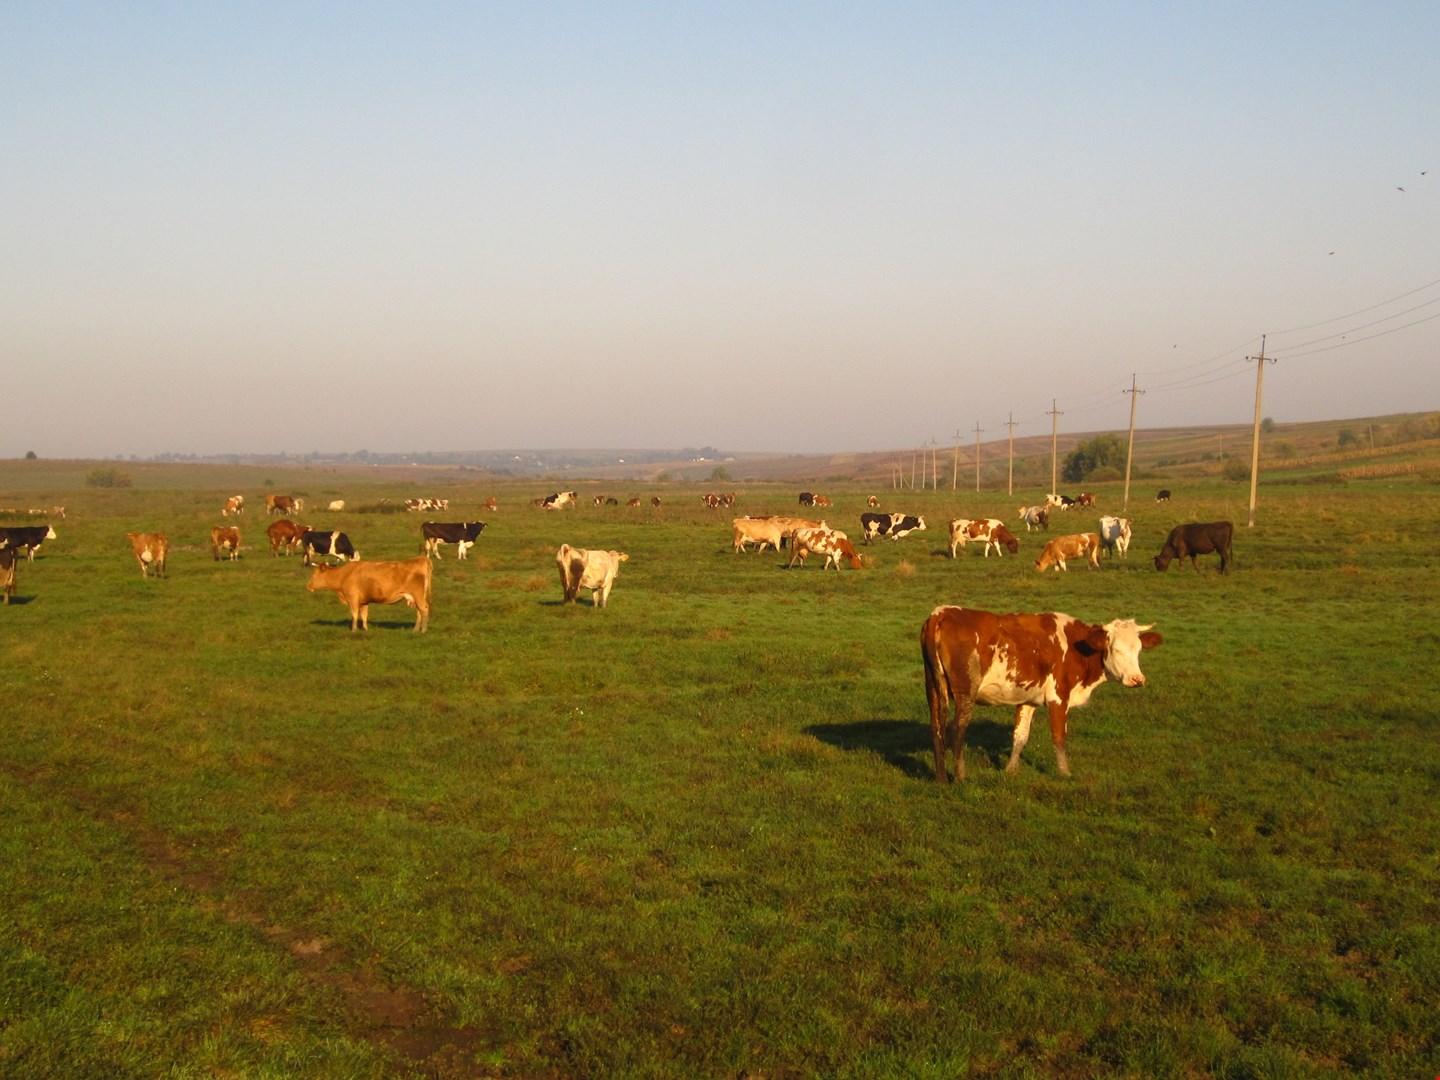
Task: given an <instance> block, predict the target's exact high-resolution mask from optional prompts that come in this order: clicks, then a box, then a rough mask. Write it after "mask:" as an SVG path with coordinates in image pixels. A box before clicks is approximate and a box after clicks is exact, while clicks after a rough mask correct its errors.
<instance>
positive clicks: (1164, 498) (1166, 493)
mask: <svg viewBox="0 0 1440 1080" xmlns="http://www.w3.org/2000/svg"><path fill="white" fill-rule="evenodd" d="M1155 501H1156V502H1169V501H1170V489H1169V488H1161V489H1160V490H1159V491H1157V492H1156V493H1155Z"/></svg>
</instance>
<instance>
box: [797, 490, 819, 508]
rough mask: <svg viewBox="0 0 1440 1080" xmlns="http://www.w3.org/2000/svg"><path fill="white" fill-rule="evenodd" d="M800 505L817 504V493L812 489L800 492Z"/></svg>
mask: <svg viewBox="0 0 1440 1080" xmlns="http://www.w3.org/2000/svg"><path fill="white" fill-rule="evenodd" d="M800 505H801V506H814V505H815V494H814V492H810V491H802V492H800Z"/></svg>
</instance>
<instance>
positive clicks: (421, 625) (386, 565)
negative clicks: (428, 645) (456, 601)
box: [305, 555, 432, 634]
mask: <svg viewBox="0 0 1440 1080" xmlns="http://www.w3.org/2000/svg"><path fill="white" fill-rule="evenodd" d="M431 574H432V571H431V569H430V560H429V558H428V557H426V556H424V555H417V556H416V557H415V558H413V559H400V560H398V561H394V562H385V561H379V562H368V563H357V562H351V563H344V564H342V565H340V566H323V565H321V566H316V567H315V569H314V571H313V572H312V573H311V574H310V580H309V582H308V583H307V584H306V586H305V588H306V589H307V590H308V591H309V592H312V593H313V592H319V591H320V590H321V589H329V590H331V591H332V592H335V593H338V594H339V596H340V602H341V603H342V604H344V605H345V606H346V607H347V608H349V609H350V632H351V633H352V634H353V633H354V632H355V630H356V629H357V628H363V629H365V630H369V629H370V605H371V604H398V603H400V602H401V601H404V602H405V604H406V605H408V606H409V607H413V608H414V609H415V632H416V633H420V634H423V633H424V632H425V630H426V628H427V627H428V626H429V625H430V582H431Z"/></svg>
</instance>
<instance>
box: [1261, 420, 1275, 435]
mask: <svg viewBox="0 0 1440 1080" xmlns="http://www.w3.org/2000/svg"><path fill="white" fill-rule="evenodd" d="M1260 430H1261V431H1263V432H1264V433H1265V434H1266V435H1269V434H1270V432H1272V431H1274V430H1275V418H1274V417H1273V416H1267V417H1265V419H1264V420H1261V421H1260Z"/></svg>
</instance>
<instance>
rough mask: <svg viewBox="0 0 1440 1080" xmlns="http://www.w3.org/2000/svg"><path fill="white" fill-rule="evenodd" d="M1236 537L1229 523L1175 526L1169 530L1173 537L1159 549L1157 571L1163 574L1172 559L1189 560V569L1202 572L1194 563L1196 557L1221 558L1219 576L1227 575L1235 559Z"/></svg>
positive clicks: (1156, 562) (1195, 523) (1233, 528)
mask: <svg viewBox="0 0 1440 1080" xmlns="http://www.w3.org/2000/svg"><path fill="white" fill-rule="evenodd" d="M1234 537H1235V526H1234V525H1232V524H1230V522H1228V521H1208V522H1203V523H1201V522H1194V523H1192V524H1189V525H1176V526H1175V528H1173V529H1171V530H1170V535H1169V536H1167V537H1166V538H1165V545H1164V547H1162V548H1161V549H1160V554H1159V555H1156V556H1155V569H1156V570H1164V569H1166V568H1168V567H1169V565H1170V560H1171V559H1180V560H1182V561H1183V560H1184V559H1185V558H1186V556H1189V558H1190V565H1191V566H1192V567H1194V568H1195V569H1196V570H1199V569H1200V566H1199V564H1198V563H1196V562H1195V556H1197V555H1219V556H1220V573H1222V574H1223V573H1226V572H1227V571H1228V570H1229V568H1230V559H1231V558H1232V554H1231V550H1230V545H1231V542H1232V541H1233V539H1234Z"/></svg>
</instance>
